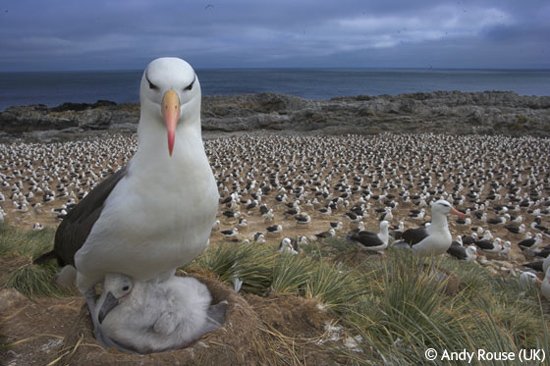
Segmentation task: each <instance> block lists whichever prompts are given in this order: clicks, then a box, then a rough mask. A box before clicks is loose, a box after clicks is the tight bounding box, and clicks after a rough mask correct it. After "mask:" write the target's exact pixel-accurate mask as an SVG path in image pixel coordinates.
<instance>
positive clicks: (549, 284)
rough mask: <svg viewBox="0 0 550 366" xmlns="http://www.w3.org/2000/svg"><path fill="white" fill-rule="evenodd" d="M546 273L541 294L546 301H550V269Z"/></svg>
mask: <svg viewBox="0 0 550 366" xmlns="http://www.w3.org/2000/svg"><path fill="white" fill-rule="evenodd" d="M545 273H546V274H545V275H544V280H542V283H541V285H540V293H541V294H542V296H544V297H545V298H546V300H548V301H550V269H547V270H546V272H545Z"/></svg>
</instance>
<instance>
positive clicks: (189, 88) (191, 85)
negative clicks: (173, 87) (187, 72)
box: [183, 76, 197, 90]
mask: <svg viewBox="0 0 550 366" xmlns="http://www.w3.org/2000/svg"><path fill="white" fill-rule="evenodd" d="M195 80H197V77H196V76H195V78H193V81H192V82H191V84H189V85H187V86H186V87H185V88H184V89H183V90H191V89H193V84H195Z"/></svg>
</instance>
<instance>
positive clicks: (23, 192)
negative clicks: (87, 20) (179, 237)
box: [0, 134, 550, 271]
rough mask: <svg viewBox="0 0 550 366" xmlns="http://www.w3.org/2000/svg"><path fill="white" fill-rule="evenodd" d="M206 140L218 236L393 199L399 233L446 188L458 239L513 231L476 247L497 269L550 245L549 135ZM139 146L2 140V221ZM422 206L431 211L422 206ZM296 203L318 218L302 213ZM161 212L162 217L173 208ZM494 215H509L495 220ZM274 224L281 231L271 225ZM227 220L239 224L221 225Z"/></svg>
mask: <svg viewBox="0 0 550 366" xmlns="http://www.w3.org/2000/svg"><path fill="white" fill-rule="evenodd" d="M164 138H165V137H164ZM176 141H177V138H176ZM164 148H165V149H166V145H165V146H164ZM205 148H206V154H207V155H208V158H209V160H210V163H211V167H212V169H213V171H214V176H215V178H216V181H217V188H218V191H219V193H220V196H221V198H220V201H219V203H218V205H219V209H218V217H217V220H218V223H217V224H216V225H215V226H214V230H213V232H212V234H211V237H210V239H211V242H222V241H240V240H250V241H251V242H253V241H255V238H262V239H264V238H265V240H266V241H267V242H268V243H269V242H273V243H275V244H278V243H279V242H280V240H281V239H283V238H284V237H291V238H296V237H298V236H306V237H315V234H319V233H322V232H328V231H329V229H330V228H331V227H334V228H336V235H337V236H339V237H345V236H346V235H348V234H349V233H350V232H352V230H354V229H356V228H357V227H358V226H359V227H360V226H363V227H364V229H365V230H368V231H378V227H379V219H380V217H381V215H382V213H384V212H386V211H387V208H391V212H392V215H391V216H392V218H391V220H390V222H389V223H390V234H391V233H392V232H394V231H395V229H396V228H397V227H398V226H400V225H399V224H400V222H402V223H403V225H401V226H402V227H404V229H410V228H417V227H419V226H421V225H422V224H423V223H424V222H429V221H430V219H431V218H430V215H429V213H430V209H429V208H430V203H431V202H433V201H435V200H436V199H440V198H441V199H445V200H447V201H448V202H449V203H451V204H452V205H453V206H454V207H455V208H457V209H459V210H461V211H463V212H465V213H466V214H467V215H466V219H455V218H449V229H450V232H451V234H452V237H453V240H455V239H456V238H457V236H459V235H464V236H465V237H471V235H472V233H474V230H475V233H476V234H477V235H478V236H479V239H481V238H483V237H485V236H486V237H493V240H495V238H499V239H501V240H502V241H503V242H506V241H510V242H511V250H509V251H508V252H507V253H506V252H503V255H502V256H499V254H498V253H486V252H485V251H484V250H483V249H481V248H478V250H477V252H478V260H479V258H482V257H483V256H487V257H488V258H490V257H492V256H495V257H496V259H497V261H495V263H492V262H491V261H489V262H486V261H483V263H488V265H491V268H492V267H493V264H494V269H495V271H496V270H501V269H502V268H505V266H503V265H502V261H503V260H507V261H509V262H513V263H514V265H519V264H521V263H524V262H525V261H526V260H531V257H532V256H533V254H536V253H547V252H548V251H546V252H545V251H544V247H545V246H547V245H548V244H550V242H549V241H550V239H549V236H548V235H549V234H548V229H547V228H548V227H549V226H550V225H549V224H550V216H549V213H550V199H549V193H550V139H542V138H535V137H520V138H512V137H504V136H472V135H468V136H450V135H433V134H414V135H413V134H403V135H392V134H382V135H377V136H358V135H350V136H280V135H254V136H247V135H244V136H230V137H219V138H211V139H208V138H207V139H206V141H205ZM135 149H136V139H135V137H134V136H128V135H110V136H105V137H103V138H88V139H84V140H79V141H71V142H66V143H50V144H47V145H46V144H29V143H12V144H4V145H0V187H1V190H2V193H3V197H4V201H3V202H0V205H1V206H2V207H3V209H4V211H5V212H6V221H7V222H9V223H11V224H14V225H18V226H23V227H27V228H29V229H30V228H31V227H32V226H33V224H36V223H37V222H38V223H41V224H43V225H46V226H55V225H57V224H58V223H59V221H60V220H62V217H63V215H60V212H62V211H63V210H65V211H68V212H70V210H71V208H72V207H73V206H74V204H75V203H76V202H78V201H79V200H80V199H81V198H82V197H83V196H85V195H86V194H87V192H89V191H90V190H91V189H92V188H93V187H94V185H96V184H97V183H98V182H99V181H101V180H102V179H103V178H104V177H106V176H109V175H110V174H111V173H112V172H114V171H117V170H118V169H119V168H120V166H122V165H124V164H125V163H126V161H127V160H128V159H129V157H131V156H132V155H133V153H134V151H135ZM176 149H177V147H176ZM163 181H164V180H163ZM154 189H156V188H155V186H154V184H153V185H151V186H144V187H143V193H144V194H146V193H147V192H149V191H151V190H154ZM169 208H170V205H169V204H168V205H166V206H164V207H162V208H161V210H166V212H168V210H169ZM421 210H424V211H425V212H426V215H425V217H422V218H420V217H419V215H415V214H414V212H420V211H421ZM224 213H225V214H224ZM137 214H138V215H139V214H140V213H139V212H138V213H137ZM298 214H302V215H303V214H307V215H308V216H309V217H310V219H311V221H310V222H309V223H308V224H307V225H303V224H300V223H299V222H298V221H297V220H296V219H295V216H296V215H298ZM159 215H160V216H159V220H161V218H162V217H165V215H164V214H163V213H161V214H159ZM496 217H501V218H502V219H500V220H494V221H493V220H490V219H491V218H496ZM243 219H244V220H243ZM503 220H504V222H503ZM497 221H498V222H499V223H497ZM278 225H280V226H281V230H280V232H278V233H275V234H273V233H270V232H268V230H267V228H268V227H274V226H278ZM235 229H237V230H235ZM226 230H232V231H233V232H234V233H235V235H233V236H230V237H228V236H225V235H223V234H222V233H221V232H222V231H226ZM258 233H261V234H258ZM539 233H540V234H542V240H540V241H538V242H537V245H536V248H532V249H531V250H530V251H529V252H528V251H526V250H521V249H520V248H519V246H518V243H519V242H521V241H522V240H524V239H525V237H526V236H528V235H531V236H533V237H534V236H536V235H537V234H539ZM262 241H263V240H262ZM259 245H260V244H259ZM350 245H352V244H350ZM465 245H466V242H465ZM275 250H276V249H275ZM506 256H508V258H506ZM516 267H517V266H516ZM508 270H510V269H508Z"/></svg>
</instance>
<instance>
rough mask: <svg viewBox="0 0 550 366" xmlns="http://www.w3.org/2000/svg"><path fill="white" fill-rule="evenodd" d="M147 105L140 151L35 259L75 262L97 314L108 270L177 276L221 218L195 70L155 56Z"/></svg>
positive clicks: (145, 85)
mask: <svg viewBox="0 0 550 366" xmlns="http://www.w3.org/2000/svg"><path fill="white" fill-rule="evenodd" d="M140 103H141V113H140V120H139V125H138V148H137V152H136V153H135V155H134V156H133V157H132V159H131V160H130V161H129V163H128V165H127V166H125V167H124V168H122V169H120V170H119V171H118V172H117V173H115V174H114V175H112V176H110V177H109V178H107V179H106V180H104V181H103V182H102V183H100V184H99V185H98V186H97V187H96V188H95V189H93V190H92V191H91V192H90V193H89V194H88V195H87V196H86V197H85V198H84V199H83V200H82V201H81V202H80V203H79V204H78V205H77V206H76V207H75V208H74V209H73V210H72V211H71V212H70V213H69V214H68V215H67V216H66V217H65V219H64V220H63V222H62V223H61V224H60V225H59V227H58V229H57V232H56V235H55V244H54V249H53V251H51V252H49V253H46V254H44V255H43V256H41V257H40V258H38V259H37V260H36V261H35V262H37V263H40V262H43V261H45V260H46V259H49V258H57V261H58V263H59V265H60V266H74V267H75V268H76V284H77V287H78V289H79V290H80V292H81V293H82V294H83V295H85V297H86V302H87V304H88V307H89V309H90V312H91V313H93V311H94V307H95V296H96V294H95V285H96V284H97V283H99V282H101V281H103V279H104V276H105V274H106V273H110V272H113V273H121V274H125V275H127V276H130V277H132V278H133V279H135V280H137V281H147V280H152V279H158V280H164V279H166V278H169V277H170V276H172V275H173V273H174V272H175V270H176V268H177V267H179V266H182V265H184V264H186V263H189V262H190V261H191V260H193V258H195V257H196V256H197V255H199V254H200V253H201V252H202V251H203V250H204V249H205V248H206V246H207V245H208V240H209V236H210V231H211V228H212V224H213V223H214V221H215V218H216V211H217V207H218V199H219V195H218V190H217V186H216V181H215V179H214V175H213V173H212V170H211V168H210V165H209V163H208V159H207V157H206V153H205V151H204V146H203V141H202V137H201V120H200V109H201V88H200V84H199V80H198V78H197V76H196V74H195V71H194V70H193V68H192V67H191V66H190V65H189V64H188V63H187V62H185V61H183V60H181V59H179V58H171V57H170V58H159V59H156V60H153V61H152V62H151V63H150V64H149V65H148V66H147V68H146V69H145V71H144V73H143V77H142V79H141V85H140ZM94 325H97V324H95V323H94Z"/></svg>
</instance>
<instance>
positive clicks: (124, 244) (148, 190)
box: [75, 140, 219, 287]
mask: <svg viewBox="0 0 550 366" xmlns="http://www.w3.org/2000/svg"><path fill="white" fill-rule="evenodd" d="M199 143H200V146H192V145H191V146H186V148H187V149H189V150H192V149H195V150H193V154H189V151H185V150H184V149H180V152H179V153H180V156H178V155H176V154H175V155H174V156H173V157H172V158H170V157H168V156H167V154H164V155H162V154H160V156H166V157H163V158H162V159H164V160H161V161H157V162H153V163H151V161H148V162H147V164H144V163H143V160H141V159H143V157H142V156H139V155H138V154H136V156H135V157H134V159H132V162H131V163H130V164H129V167H128V173H127V175H126V176H125V177H124V178H123V179H122V180H121V181H120V182H119V183H118V184H117V186H116V187H115V188H114V189H113V191H112V193H111V195H110V196H109V198H108V199H107V200H106V202H105V207H104V208H103V211H102V213H101V216H100V217H99V219H98V220H97V222H96V223H95V225H94V227H93V228H92V231H91V232H90V235H89V236H88V239H87V240H86V242H85V243H84V245H83V247H82V248H81V249H80V250H79V251H78V252H77V254H76V257H75V262H76V267H77V270H78V272H79V274H81V276H80V277H81V279H79V287H85V286H86V285H88V286H91V285H92V284H93V283H92V282H94V281H96V282H97V281H101V280H102V278H103V276H104V274H105V273H106V272H119V273H124V274H126V275H128V276H131V277H133V278H135V279H136V280H149V279H151V278H155V277H157V276H158V275H161V274H162V275H163V274H164V273H165V272H168V271H173V270H175V269H176V268H177V267H179V266H182V265H185V264H187V263H189V262H190V261H192V260H193V259H194V258H195V257H196V256H197V255H199V254H200V253H201V252H202V251H203V250H204V249H205V247H206V246H207V244H208V238H209V236H210V231H211V228H212V225H213V223H214V221H215V217H216V211H217V206H218V198H219V196H218V191H217V186H216V182H215V179H214V176H213V174H212V171H211V168H210V166H209V164H208V160H207V159H206V155H205V154H204V150H203V148H202V141H200V140H199ZM186 153H187V155H185V154H186ZM182 155H183V156H185V158H184V157H182ZM84 278H85V279H84ZM82 281H85V282H86V283H83V282H82Z"/></svg>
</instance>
